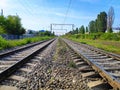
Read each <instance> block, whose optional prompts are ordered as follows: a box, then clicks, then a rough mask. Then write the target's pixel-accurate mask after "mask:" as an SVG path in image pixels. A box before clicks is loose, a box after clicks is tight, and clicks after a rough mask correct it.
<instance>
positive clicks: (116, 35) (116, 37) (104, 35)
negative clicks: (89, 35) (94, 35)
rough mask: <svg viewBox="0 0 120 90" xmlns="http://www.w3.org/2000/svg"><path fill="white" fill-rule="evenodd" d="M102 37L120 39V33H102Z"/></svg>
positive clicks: (103, 38) (104, 38)
mask: <svg viewBox="0 0 120 90" xmlns="http://www.w3.org/2000/svg"><path fill="white" fill-rule="evenodd" d="M100 39H102V40H115V41H118V40H120V35H119V34H117V33H104V34H102V35H101V37H100Z"/></svg>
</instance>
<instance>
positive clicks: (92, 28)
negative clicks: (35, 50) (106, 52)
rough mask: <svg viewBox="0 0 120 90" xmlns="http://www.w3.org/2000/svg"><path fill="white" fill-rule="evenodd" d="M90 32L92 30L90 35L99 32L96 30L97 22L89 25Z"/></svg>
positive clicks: (91, 22)
mask: <svg viewBox="0 0 120 90" xmlns="http://www.w3.org/2000/svg"><path fill="white" fill-rule="evenodd" d="M89 30H90V33H95V32H97V31H96V29H95V21H90V23H89Z"/></svg>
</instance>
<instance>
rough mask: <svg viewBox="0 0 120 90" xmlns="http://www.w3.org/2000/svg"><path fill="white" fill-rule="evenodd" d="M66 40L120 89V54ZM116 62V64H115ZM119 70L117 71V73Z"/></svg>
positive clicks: (114, 86) (109, 81)
mask: <svg viewBox="0 0 120 90" xmlns="http://www.w3.org/2000/svg"><path fill="white" fill-rule="evenodd" d="M63 40H64V42H65V43H66V44H67V45H68V46H69V47H70V48H71V49H73V50H74V51H75V52H76V53H77V54H78V55H80V57H81V58H82V59H83V60H85V61H86V62H87V63H88V64H89V65H90V66H91V67H92V68H93V69H94V70H95V71H96V72H97V73H99V75H100V76H101V77H102V78H103V80H104V81H105V82H107V83H109V84H110V85H111V86H112V87H113V89H115V90H120V67H119V65H120V61H119V60H120V56H119V55H115V54H112V53H109V52H106V51H104V50H100V49H97V48H94V47H92V46H89V45H85V44H78V43H75V42H72V41H70V40H67V39H63ZM114 63H115V64H114ZM116 72H117V73H116Z"/></svg>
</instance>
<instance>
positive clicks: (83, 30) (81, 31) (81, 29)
mask: <svg viewBox="0 0 120 90" xmlns="http://www.w3.org/2000/svg"><path fill="white" fill-rule="evenodd" d="M79 32H80V33H81V34H84V33H85V28H84V26H83V25H82V26H81V27H80V29H79Z"/></svg>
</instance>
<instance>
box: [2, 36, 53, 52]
mask: <svg viewBox="0 0 120 90" xmlns="http://www.w3.org/2000/svg"><path fill="white" fill-rule="evenodd" d="M51 38H53V37H48V36H44V37H32V38H24V39H19V40H5V39H4V38H2V37H1V36H0V50H2V49H6V48H12V47H16V46H22V45H25V44H28V43H34V42H38V41H42V40H48V39H51Z"/></svg>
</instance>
